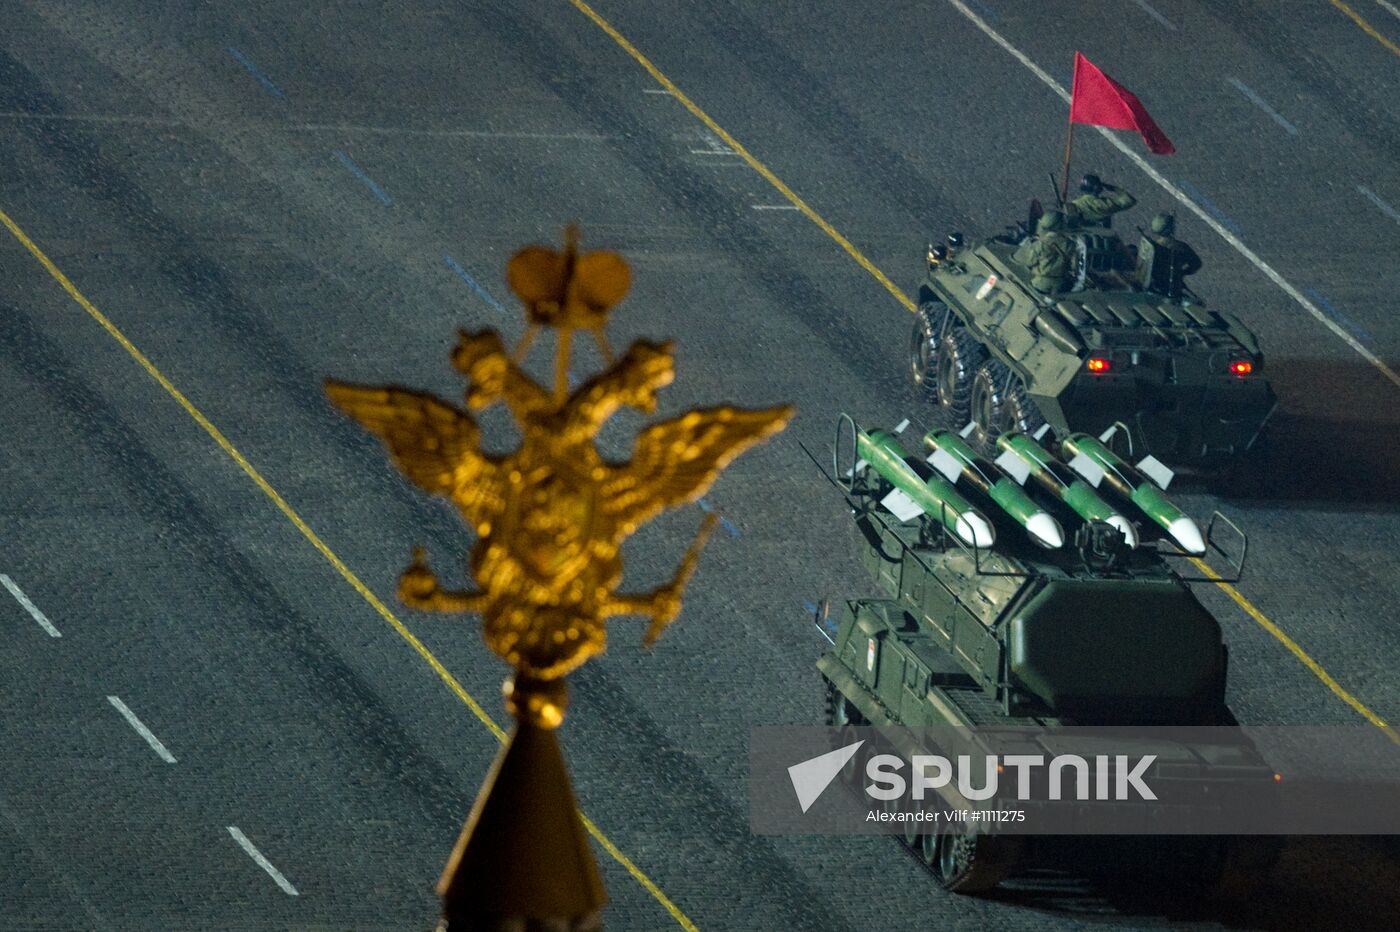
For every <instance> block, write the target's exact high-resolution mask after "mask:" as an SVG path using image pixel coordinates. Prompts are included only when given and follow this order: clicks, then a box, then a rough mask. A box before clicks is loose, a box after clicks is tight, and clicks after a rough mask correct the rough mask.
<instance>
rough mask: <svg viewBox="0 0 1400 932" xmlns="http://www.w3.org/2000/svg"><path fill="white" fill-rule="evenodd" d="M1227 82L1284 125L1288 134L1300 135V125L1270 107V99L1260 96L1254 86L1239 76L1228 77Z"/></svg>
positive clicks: (1280, 124) (1276, 121) (1275, 120)
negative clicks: (1295, 124) (1297, 125)
mask: <svg viewBox="0 0 1400 932" xmlns="http://www.w3.org/2000/svg"><path fill="white" fill-rule="evenodd" d="M1225 83H1227V84H1229V85H1230V86H1231V87H1233V88H1234V89H1235V90H1237V91H1239V92H1240V93H1241V94H1243V95H1244V96H1245V97H1246V98H1248V99H1249V102H1250V103H1252V104H1254V106H1256V107H1258V108H1259V109H1260V110H1263V111H1264V112H1265V113H1267V114H1268V115H1269V116H1270V117H1272V118H1273V121H1274V122H1275V123H1277V124H1278V125H1279V126H1282V127H1283V128H1284V130H1285V131H1287V133H1288V135H1290V136H1296V135H1298V127H1296V126H1294V125H1293V124H1292V123H1290V122H1288V121H1287V120H1285V119H1284V118H1283V114H1281V113H1279V112H1278V111H1277V110H1275V109H1274V108H1273V107H1270V106H1269V103H1268V101H1266V100H1265V99H1264V98H1262V97H1260V96H1259V95H1258V94H1256V93H1255V92H1254V88H1252V87H1250V86H1249V85H1248V84H1245V83H1244V82H1243V81H1241V80H1240V79H1239V78H1226V79H1225Z"/></svg>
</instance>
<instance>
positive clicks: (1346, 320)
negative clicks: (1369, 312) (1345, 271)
mask: <svg viewBox="0 0 1400 932" xmlns="http://www.w3.org/2000/svg"><path fill="white" fill-rule="evenodd" d="M1303 294H1305V295H1307V296H1308V297H1309V298H1312V300H1313V303H1314V304H1316V305H1317V306H1318V307H1320V308H1322V309H1323V310H1324V311H1326V312H1327V316H1328V317H1331V318H1332V319H1333V320H1335V321H1336V322H1337V323H1339V324H1341V325H1342V326H1343V327H1345V328H1346V329H1347V330H1350V331H1351V332H1352V333H1353V334H1355V335H1356V336H1358V337H1360V338H1361V339H1362V340H1365V341H1367V342H1370V341H1371V340H1372V339H1373V337H1372V336H1371V334H1370V332H1369V331H1367V330H1366V328H1365V327H1363V326H1361V325H1360V324H1358V323H1357V322H1356V321H1354V320H1352V319H1351V318H1350V317H1348V316H1347V315H1345V314H1343V313H1342V312H1341V311H1339V310H1338V309H1337V307H1336V305H1334V304H1333V303H1332V302H1331V301H1329V300H1328V299H1327V295H1325V294H1323V293H1322V292H1320V291H1318V290H1317V289H1316V288H1305V289H1303Z"/></svg>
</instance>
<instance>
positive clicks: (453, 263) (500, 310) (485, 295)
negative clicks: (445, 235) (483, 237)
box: [442, 256, 506, 315]
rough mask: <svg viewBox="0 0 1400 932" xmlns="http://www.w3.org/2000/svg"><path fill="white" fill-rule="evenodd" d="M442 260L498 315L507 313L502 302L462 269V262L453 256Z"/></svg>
mask: <svg viewBox="0 0 1400 932" xmlns="http://www.w3.org/2000/svg"><path fill="white" fill-rule="evenodd" d="M442 259H443V261H444V262H446V263H447V267H448V268H449V269H451V270H452V271H454V272H456V273H457V277H458V278H460V279H461V280H462V281H464V282H466V283H467V285H468V286H470V287H471V290H472V291H475V292H476V293H477V294H478V295H480V296H481V300H483V301H485V302H486V303H487V304H489V305H491V306H492V307H493V308H495V309H496V313H497V314H501V315H504V314H505V313H506V309H505V307H504V306H502V304H501V302H499V301H497V300H496V299H495V297H494V296H492V294H491V292H489V291H487V290H486V289H485V288H483V287H481V283H480V282H478V281H477V280H476V279H474V278H472V276H471V273H469V272H468V271H467V270H466V269H464V268H462V264H461V263H460V262H458V261H457V260H456V259H454V258H452V257H451V256H443V257H442Z"/></svg>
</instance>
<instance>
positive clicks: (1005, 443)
mask: <svg viewBox="0 0 1400 932" xmlns="http://www.w3.org/2000/svg"><path fill="white" fill-rule="evenodd" d="M997 449H999V450H1001V451H1002V452H1001V455H1000V456H998V457H997V458H996V465H997V466H999V467H1001V469H1002V471H1003V472H1005V473H1006V474H1007V475H1009V476H1011V477H1012V478H1014V479H1015V480H1016V481H1017V482H1019V483H1021V484H1023V485H1024V484H1025V481H1026V479H1027V477H1029V478H1032V479H1034V480H1035V481H1036V482H1037V483H1039V484H1040V486H1041V487H1042V488H1044V489H1045V490H1046V491H1048V492H1049V493H1050V494H1051V495H1053V496H1055V497H1056V498H1058V499H1059V500H1060V501H1062V502H1064V503H1065V505H1066V506H1068V507H1069V509H1070V510H1071V511H1073V512H1074V513H1075V514H1077V515H1079V517H1081V518H1083V519H1084V520H1085V521H1103V522H1105V523H1107V524H1111V525H1113V526H1114V527H1116V528H1117V529H1118V530H1119V531H1120V532H1121V533H1122V534H1123V539H1124V540H1126V541H1127V543H1128V546H1129V547H1136V546H1137V545H1138V536H1137V530H1136V529H1135V528H1134V527H1133V525H1132V522H1130V521H1129V520H1128V519H1127V518H1125V517H1123V516H1122V515H1121V514H1119V513H1118V512H1117V510H1115V509H1114V508H1113V506H1111V505H1109V503H1108V502H1106V501H1104V500H1103V498H1102V497H1100V495H1099V493H1098V492H1095V491H1094V487H1093V486H1092V485H1090V484H1089V483H1087V482H1085V481H1084V480H1083V479H1081V478H1079V477H1078V476H1076V475H1075V474H1074V473H1072V472H1070V471H1069V469H1068V468H1066V466H1065V464H1064V463H1061V462H1060V461H1059V460H1057V459H1055V458H1054V457H1053V456H1051V455H1050V454H1049V453H1047V452H1046V451H1045V448H1044V447H1042V446H1041V445H1040V444H1038V443H1036V442H1035V440H1033V439H1031V437H1029V436H1028V435H1026V434H1023V433H1021V432H1020V431H1011V432H1009V433H1005V434H1002V435H1001V436H1000V437H998V438H997Z"/></svg>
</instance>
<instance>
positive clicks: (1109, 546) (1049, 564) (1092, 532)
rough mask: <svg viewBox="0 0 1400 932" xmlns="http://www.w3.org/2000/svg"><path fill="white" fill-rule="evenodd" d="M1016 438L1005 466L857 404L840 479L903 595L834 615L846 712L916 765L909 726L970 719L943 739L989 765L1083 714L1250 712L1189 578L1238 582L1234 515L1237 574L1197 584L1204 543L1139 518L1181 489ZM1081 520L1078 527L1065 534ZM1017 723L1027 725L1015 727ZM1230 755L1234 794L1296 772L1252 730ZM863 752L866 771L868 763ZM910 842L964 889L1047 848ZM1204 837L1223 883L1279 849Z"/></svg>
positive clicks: (1165, 719)
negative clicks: (1131, 490)
mask: <svg viewBox="0 0 1400 932" xmlns="http://www.w3.org/2000/svg"><path fill="white" fill-rule="evenodd" d="M998 439H999V446H1000V447H1001V449H1002V450H1003V455H1002V456H1001V457H999V458H998V460H997V461H996V462H995V463H992V462H988V461H987V460H986V459H985V458H983V457H981V456H980V455H979V454H978V453H976V451H974V450H973V449H972V448H971V446H970V445H969V444H966V443H963V442H962V441H961V440H960V438H959V436H958V435H957V434H955V433H952V432H950V431H942V430H934V431H930V432H929V433H928V434H927V435H926V436H925V438H924V442H925V447H926V449H928V450H932V455H929V456H927V457H925V456H922V455H919V456H915V455H913V454H910V453H909V452H908V451H907V450H906V449H905V448H904V447H903V446H902V445H901V441H900V440H899V439H898V437H897V436H896V435H895V434H893V433H891V432H886V431H879V430H870V431H866V430H863V429H861V428H860V427H859V426H858V425H856V424H855V422H854V421H853V420H851V419H850V418H849V417H848V416H845V415H842V417H841V420H840V421H839V422H838V427H837V439H836V445H835V451H834V454H833V462H832V472H831V474H830V475H829V478H832V479H833V481H835V482H836V483H837V485H838V486H839V487H840V488H841V489H842V491H843V493H844V495H845V497H846V499H847V502H848V504H849V506H850V509H851V513H852V515H853V517H854V518H855V522H856V525H857V527H858V529H859V530H860V533H861V536H862V538H863V540H864V545H865V546H864V547H863V557H864V562H865V564H866V566H867V567H868V569H869V570H870V571H871V573H872V574H873V575H874V577H875V579H876V580H877V582H878V584H879V585H880V587H881V588H882V589H883V590H884V592H883V595H882V597H880V598H873V599H855V600H852V601H848V602H844V603H841V604H840V605H839V607H837V608H836V610H835V611H834V612H833V613H832V617H831V619H830V620H829V621H833V622H834V624H829V626H828V628H827V630H828V631H829V632H830V633H829V634H828V637H829V638H830V640H831V641H832V646H831V649H830V650H829V651H828V652H827V653H826V654H825V655H824V656H823V657H822V658H821V659H820V661H818V664H817V666H818V669H819V670H820V671H821V674H822V676H823V678H824V680H825V683H826V689H827V695H828V708H827V722H828V724H829V725H832V726H834V727H837V728H841V729H851V728H856V727H858V726H859V727H864V726H874V727H875V728H877V729H881V730H882V734H884V733H887V734H888V735H889V740H890V741H891V742H892V743H893V744H892V746H893V747H894V748H895V749H896V751H897V753H898V754H900V755H901V756H902V757H904V759H906V760H909V759H912V758H911V757H910V755H913V754H922V753H929V749H928V748H926V747H919V746H907V745H908V743H909V742H910V741H912V740H917V739H912V738H910V734H911V731H910V729H938V728H942V729H945V730H946V729H952V730H953V731H954V732H956V734H957V736H958V737H957V738H956V740H957V741H960V742H963V744H962V745H961V746H960V748H959V749H958V750H955V751H952V752H949V751H948V749H947V748H946V747H945V748H942V749H941V750H940V752H941V753H945V754H947V756H948V757H949V758H950V759H952V758H953V755H954V754H961V753H971V754H972V755H973V759H977V760H980V759H982V758H981V756H980V755H988V754H1006V753H1016V754H1020V753H1025V752H1026V749H1027V747H1028V746H1030V745H1032V744H1034V743H1035V742H1036V741H1037V740H1041V744H1042V746H1043V747H1053V746H1055V742H1060V744H1059V746H1060V747H1062V748H1063V747H1065V746H1066V745H1065V742H1066V741H1067V740H1069V739H1065V738H1060V737H1056V736H1055V734H1054V733H1055V730H1056V729H1062V728H1064V727H1066V726H1129V725H1132V726H1136V725H1170V726H1219V725H1232V724H1234V719H1233V717H1232V716H1231V714H1230V712H1229V710H1228V709H1227V708H1226V705H1225V680H1226V666H1227V649H1226V645H1225V644H1224V642H1223V640H1222V637H1221V629H1220V625H1219V624H1218V623H1217V621H1216V620H1215V618H1214V617H1213V616H1212V615H1211V614H1210V612H1209V611H1208V610H1207V609H1206V608H1205V607H1204V606H1203V605H1202V604H1201V603H1200V602H1199V601H1198V600H1197V599H1196V597H1195V595H1194V594H1193V593H1192V591H1191V589H1190V588H1189V587H1188V585H1187V583H1188V582H1193V581H1202V582H1224V581H1234V580H1235V579H1238V576H1239V571H1240V569H1241V568H1242V566H1243V562H1244V556H1245V552H1246V547H1247V541H1246V540H1245V539H1244V535H1243V534H1242V533H1241V532H1239V531H1238V529H1237V528H1236V527H1235V526H1234V525H1233V524H1231V523H1230V522H1228V520H1227V519H1225V518H1223V517H1222V516H1220V515H1219V514H1218V513H1217V514H1216V515H1215V516H1214V517H1213V518H1212V520H1211V522H1210V523H1209V525H1208V526H1207V528H1206V530H1205V533H1204V534H1203V544H1204V547H1203V548H1202V549H1207V548H1208V549H1210V550H1212V551H1213V552H1215V553H1217V554H1218V555H1225V553H1226V551H1225V548H1222V547H1221V546H1219V545H1217V543H1216V537H1217V531H1219V532H1221V533H1223V532H1224V531H1225V530H1228V531H1229V536H1228V537H1227V540H1226V543H1227V544H1232V546H1230V547H1229V550H1230V552H1231V553H1232V554H1233V555H1234V558H1233V561H1232V572H1231V573H1229V574H1227V575H1226V576H1223V577H1222V576H1218V575H1212V576H1208V577H1207V576H1201V575H1199V574H1197V575H1196V576H1195V578H1194V579H1192V578H1188V577H1187V576H1185V575H1184V574H1183V573H1181V572H1178V571H1177V570H1176V569H1175V568H1174V566H1173V564H1172V562H1171V560H1172V557H1173V556H1177V557H1184V556H1185V555H1186V554H1185V551H1184V550H1183V549H1182V548H1180V547H1179V546H1177V544H1176V543H1174V535H1172V534H1168V533H1162V534H1161V535H1160V538H1159V539H1154V537H1153V535H1154V531H1153V530H1152V529H1151V528H1152V523H1151V522H1145V523H1143V524H1141V525H1140V524H1139V523H1138V522H1137V521H1128V520H1127V518H1126V516H1127V515H1129V514H1133V515H1136V514H1137V513H1138V512H1141V513H1142V514H1144V515H1148V516H1149V517H1150V512H1151V511H1153V510H1156V509H1159V508H1160V507H1162V505H1163V503H1165V502H1166V500H1165V498H1164V497H1161V496H1158V497H1157V498H1155V499H1152V500H1151V502H1149V501H1148V499H1147V498H1144V497H1142V496H1140V495H1139V496H1138V497H1137V498H1135V499H1130V498H1129V497H1126V496H1125V497H1122V498H1121V501H1120V500H1114V501H1112V502H1111V503H1110V502H1109V501H1108V500H1105V499H1102V498H1099V497H1098V496H1097V493H1096V492H1095V491H1094V490H1093V489H1092V488H1091V487H1090V486H1089V485H1087V484H1085V485H1083V486H1077V485H1076V484H1075V483H1077V482H1080V481H1081V480H1079V479H1076V478H1073V477H1074V476H1075V475H1076V474H1077V473H1076V469H1077V470H1083V471H1084V472H1086V473H1092V467H1090V466H1088V465H1086V464H1079V465H1077V467H1076V468H1075V469H1072V468H1070V464H1066V463H1062V462H1060V461H1059V460H1057V459H1055V458H1054V457H1052V456H1050V455H1049V454H1048V453H1046V452H1045V451H1044V450H1043V448H1040V447H1039V446H1038V445H1037V444H1035V442H1034V441H1033V440H1032V439H1031V438H1028V437H1026V436H1025V435H1019V434H1016V435H1006V436H1003V437H1001V438H998ZM1077 447H1078V449H1080V450H1081V454H1082V453H1085V452H1090V451H1091V449H1092V444H1090V443H1089V442H1088V441H1087V440H1086V439H1084V438H1082V437H1081V438H1080V442H1079V443H1078V445H1077ZM1016 462H1023V463H1031V464H1034V467H1035V470H1037V471H1039V472H1040V473H1041V474H1042V476H1048V477H1049V478H1050V479H1055V480H1056V481H1057V482H1058V483H1059V485H1058V486H1056V487H1058V488H1061V492H1059V493H1056V494H1054V495H1047V494H1041V493H1037V497H1035V498H1032V497H1031V496H1030V495H1029V494H1028V493H1026V492H1025V490H1024V489H1022V488H1021V486H1020V482H1024V481H1026V480H1027V476H1026V475H1025V474H1023V472H1022V471H1021V470H1019V469H1018V468H1017V467H1016V465H1015V463H1016ZM1104 462H1109V463H1110V468H1113V467H1112V463H1111V461H1104ZM825 471H826V470H825V467H823V472H825ZM1018 475H1019V476H1020V481H1018V479H1017V476H1018ZM1012 486H1015V488H1012ZM1046 488H1049V486H1048V485H1047V486H1046ZM1041 491H1042V492H1043V491H1044V490H1041ZM1106 494H1107V490H1106ZM973 502H978V503H980V505H981V507H980V508H979V507H978V506H977V505H974V504H973ZM1135 503H1136V504H1135ZM1120 506H1121V508H1122V510H1119V507H1120ZM1134 509H1137V510H1136V511H1134ZM1083 515H1093V516H1094V519H1093V520H1087V521H1086V520H1083V519H1082V517H1081V516H1083ZM1173 520H1181V518H1173ZM1187 520H1189V519H1187ZM1153 521H1155V522H1156V523H1158V524H1163V522H1162V521H1161V520H1159V518H1153ZM1124 526H1128V527H1130V528H1131V530H1132V531H1133V534H1134V538H1135V539H1132V540H1130V539H1129V538H1128V536H1127V534H1125V533H1124V531H1123V528H1124ZM1163 526H1165V525H1164V524H1163ZM1193 526H1194V525H1193ZM1064 527H1071V528H1077V529H1076V530H1075V531H1074V532H1073V534H1072V535H1066V534H1065V533H1063V530H1062V528H1064ZM1130 545H1132V546H1130ZM1003 726H1006V727H1007V728H1016V729H1019V730H1020V731H1019V733H1018V735H1017V736H1014V737H1007V736H1003V737H1002V738H1000V739H998V737H997V735H998V733H999V732H998V729H1001V728H1003ZM1027 729H1029V735H1030V737H1027V734H1028V732H1027ZM1004 730H1005V729H1003V731H1004ZM1218 730H1219V731H1227V732H1230V733H1234V732H1236V731H1237V730H1236V729H1218ZM1041 734H1043V735H1044V736H1045V737H1044V738H1043V740H1042V739H1039V738H1037V737H1036V736H1037V735H1041ZM854 740H855V738H854V737H852V738H851V739H850V740H847V739H846V738H844V737H843V738H842V739H841V743H842V744H851V743H853V741H854ZM998 741H1000V744H998ZM901 742H902V743H901ZM1232 742H1233V743H1232ZM869 753H874V752H873V751H871V752H869ZM1056 753H1058V752H1056ZM1198 753H1199V751H1198V749H1197V750H1192V751H1188V750H1186V749H1185V748H1183V747H1180V746H1169V747H1167V748H1165V749H1159V757H1160V759H1159V761H1158V764H1157V767H1159V768H1163V770H1162V772H1163V773H1165V772H1167V771H1169V770H1170V769H1171V768H1172V767H1173V766H1176V765H1181V764H1186V765H1188V766H1189V765H1192V764H1194V763H1197V762H1199V760H1200V757H1198V756H1197V754H1198ZM1214 753H1215V754H1216V760H1217V762H1225V763H1227V764H1228V765H1229V766H1228V770H1229V773H1230V779H1229V781H1227V782H1229V783H1230V786H1231V788H1232V789H1238V788H1239V787H1241V786H1246V785H1247V787H1248V788H1251V789H1250V791H1251V792H1254V791H1256V790H1257V792H1259V793H1272V792H1273V790H1272V781H1274V780H1276V779H1277V777H1276V775H1275V774H1274V773H1273V771H1272V768H1270V767H1269V766H1268V764H1267V763H1266V762H1265V761H1263V760H1262V759H1261V758H1260V756H1259V755H1258V753H1257V752H1256V751H1255V750H1254V748H1253V746H1252V745H1251V744H1250V743H1249V742H1248V740H1247V739H1243V738H1241V739H1239V741H1238V742H1234V739H1230V740H1227V741H1226V743H1225V746H1223V747H1221V748H1217V749H1215V751H1214ZM860 756H861V755H859V754H858V755H857V757H856V758H855V759H853V761H852V763H851V764H850V765H849V768H848V772H847V776H848V779H851V780H857V781H858V776H857V775H858V774H860V773H863V772H864V764H863V763H862V761H861V760H860ZM1210 789H1211V787H1207V792H1209V791H1210ZM938 792H939V794H940V795H942V797H943V800H942V801H943V803H945V804H947V805H951V806H959V805H963V806H965V805H966V802H965V801H964V800H961V799H960V798H959V797H956V796H955V795H951V794H952V792H953V791H952V789H951V788H947V789H945V790H939V791H938ZM1161 815H1162V813H1161V812H1155V813H1152V812H1148V813H1144V816H1143V817H1144V818H1145V819H1151V818H1157V817H1160V816H1161ZM903 841H904V843H905V844H906V845H907V846H908V847H909V848H911V849H912V850H913V851H914V853H915V854H916V855H918V856H919V857H921V858H922V859H923V860H924V862H925V863H926V864H927V866H928V867H929V869H930V870H931V871H932V872H933V873H934V875H935V876H936V877H937V878H938V880H939V881H940V882H941V883H942V884H943V885H944V886H945V887H947V888H948V889H951V890H955V891H958V892H964V893H966V892H976V891H981V890H986V889H989V888H990V887H993V886H995V885H996V884H997V883H999V882H1000V880H1001V879H1002V878H1003V877H1004V876H1005V875H1006V874H1007V872H1008V871H1009V870H1011V869H1012V868H1013V867H1014V866H1016V864H1017V862H1018V861H1019V859H1020V858H1021V857H1022V855H1023V854H1024V853H1025V850H1026V846H1027V844H1028V843H1030V844H1035V843H1041V844H1043V843H1044V842H1043V840H1042V839H1040V838H1033V837H1026V836H1018V835H1014V834H1008V833H1006V832H1005V831H1004V830H1002V831H999V829H998V827H997V825H996V824H995V823H986V824H982V825H981V826H978V827H976V828H973V829H970V830H967V831H951V832H950V831H949V830H948V829H946V828H944V829H941V830H934V829H927V828H922V827H921V826H920V824H919V823H914V822H908V823H906V824H905V826H904V836H903ZM1190 843H1191V844H1194V845H1195V846H1196V847H1195V849H1194V850H1193V852H1192V853H1191V854H1190V855H1189V856H1184V857H1182V858H1180V859H1179V860H1180V861H1182V862H1191V863H1193V864H1195V865H1196V867H1198V868H1199V873H1198V876H1199V877H1200V878H1202V882H1203V883H1205V884H1225V883H1231V884H1238V883H1241V879H1240V878H1242V877H1243V878H1244V879H1245V882H1248V881H1249V879H1250V878H1254V879H1257V878H1258V877H1259V876H1262V875H1263V874H1264V873H1265V871H1266V870H1267V867H1268V864H1269V862H1270V860H1271V858H1272V857H1273V856H1274V854H1276V853H1277V849H1276V847H1272V846H1271V845H1270V844H1268V843H1267V842H1261V841H1259V840H1258V839H1252V838H1236V839H1229V838H1224V837H1206V836H1200V837H1195V838H1192V839H1190ZM1222 889H1223V888H1222Z"/></svg>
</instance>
